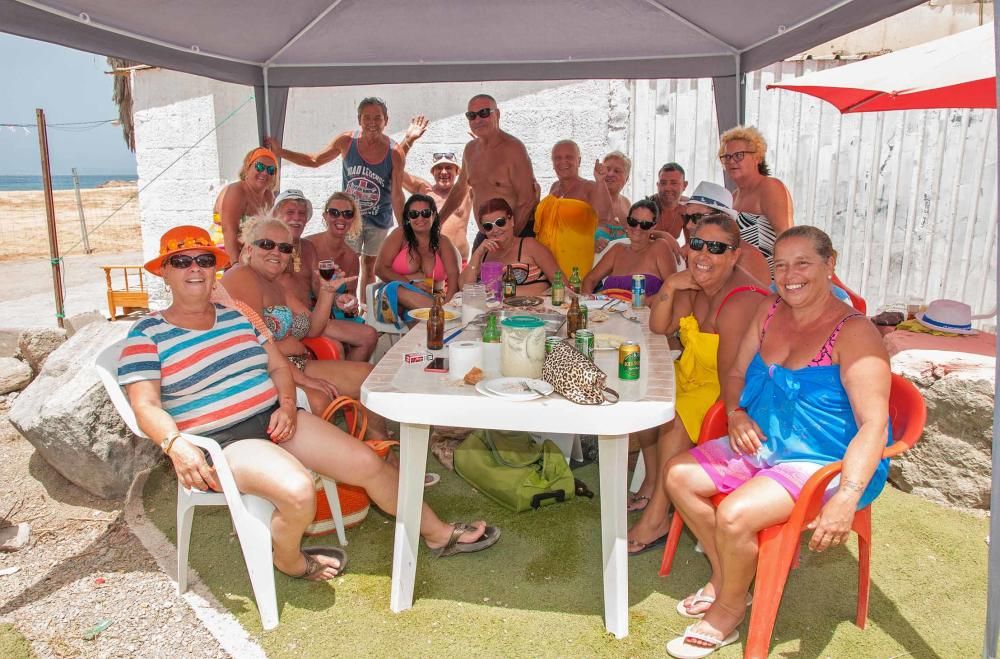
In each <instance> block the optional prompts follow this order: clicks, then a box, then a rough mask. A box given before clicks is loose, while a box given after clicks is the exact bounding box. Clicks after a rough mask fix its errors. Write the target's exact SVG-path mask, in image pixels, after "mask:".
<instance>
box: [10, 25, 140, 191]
mask: <svg viewBox="0 0 1000 659" xmlns="http://www.w3.org/2000/svg"><path fill="white" fill-rule="evenodd" d="M0 62H3V64H2V65H0V89H3V98H2V100H0V124H8V123H23V124H32V126H31V128H30V129H29V130H30V134H29V133H25V132H24V131H23V130H21V129H20V128H18V129H16V132H11V131H10V129H8V128H0V153H2V154H3V157H2V158H0V176H8V175H13V174H36V175H37V174H40V173H41V165H40V164H39V158H38V132H37V131H36V130H35V128H34V123H35V108H39V107H40V108H42V109H44V110H45V119H46V122H47V123H49V124H50V128H49V131H48V132H49V152H50V157H51V159H52V173H53V174H69V173H70V168H71V167H76V168H77V170H78V171H79V172H80V173H81V174H134V173H135V156H134V155H133V154H132V153H131V152H130V151H129V150H128V148H127V147H126V146H125V140H124V139H122V134H121V128H120V127H118V126H112V125H110V124H106V125H104V126H100V127H98V128H94V129H91V130H87V131H81V132H77V131H67V130H59V129H56V128H53V127H51V124H55V123H60V122H73V121H97V120H101V119H115V118H117V117H118V108H117V107H116V106H115V103H114V101H112V100H111V94H112V79H111V76H109V75H106V74H105V71H107V70H108V69H109V67H108V64H107V61H106V60H105V58H104V56H103V55H93V54H91V53H85V52H82V51H79V50H72V49H70V48H63V47H62V46H56V45H53V44H49V43H44V42H42V41H34V40H32V39H24V38H21V37H15V36H12V35H9V34H0Z"/></svg>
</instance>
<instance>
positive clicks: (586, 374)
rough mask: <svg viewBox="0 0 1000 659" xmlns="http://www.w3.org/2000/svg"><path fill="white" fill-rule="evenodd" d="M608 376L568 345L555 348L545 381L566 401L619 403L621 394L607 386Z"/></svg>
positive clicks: (549, 357)
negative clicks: (605, 383) (605, 384)
mask: <svg viewBox="0 0 1000 659" xmlns="http://www.w3.org/2000/svg"><path fill="white" fill-rule="evenodd" d="M607 377H608V376H607V375H605V374H604V371H602V370H601V369H599V368H598V367H597V366H595V365H594V362H592V361H590V360H589V359H587V358H586V357H584V356H583V355H582V354H581V353H580V352H579V351H578V350H576V349H575V348H572V347H570V346H569V345H568V344H567V343H565V342H564V343H560V344H559V345H557V346H555V347H553V349H552V352H551V353H549V354H548V355H547V356H546V357H545V365H544V366H543V367H542V379H543V380H545V381H546V382H548V383H549V384H551V385H552V386H553V387H554V388H555V390H556V391H557V392H559V393H560V394H561V395H562V396H563V397H564V398H567V399H569V400H571V401H573V402H574V403H578V404H580V405H601V404H603V403H605V402H608V403H617V402H618V392H617V391H615V390H614V389H611V388H609V387H606V386H604V382H605V381H606V380H607Z"/></svg>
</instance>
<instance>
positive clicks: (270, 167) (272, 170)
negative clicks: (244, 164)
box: [253, 160, 278, 176]
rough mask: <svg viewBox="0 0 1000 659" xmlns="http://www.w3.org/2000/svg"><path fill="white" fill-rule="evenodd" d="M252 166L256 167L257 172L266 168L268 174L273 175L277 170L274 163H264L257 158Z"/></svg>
mask: <svg viewBox="0 0 1000 659" xmlns="http://www.w3.org/2000/svg"><path fill="white" fill-rule="evenodd" d="M253 168H254V169H256V170H257V171H258V172H263V171H264V170H267V175H268V176H274V173H275V172H276V171H278V168H277V167H275V166H274V165H265V164H264V163H262V162H261V161H259V160H258V161H257V162H255V163H254V164H253Z"/></svg>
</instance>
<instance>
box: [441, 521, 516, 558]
mask: <svg viewBox="0 0 1000 659" xmlns="http://www.w3.org/2000/svg"><path fill="white" fill-rule="evenodd" d="M452 527H453V528H452V531H451V537H450V538H448V542H447V544H445V546H444V547H438V548H434V547H428V549H430V550H431V553H432V554H434V555H435V556H437V557H438V558H444V557H445V556H453V555H455V554H471V553H472V552H477V551H482V550H483V549H486V548H488V547H491V546H493V545H494V544H495V543H496V541H497V540H499V539H500V529H498V528H497V527H495V526H487V527H486V530H485V531H483V535H482V537H481V538H479V540H476V541H475V542H459V541H458V539H459V537H461V535H462V534H463V533H465V532H466V531H470V530H472V528H473V527H471V526H469V525H467V524H461V523H459V524H452Z"/></svg>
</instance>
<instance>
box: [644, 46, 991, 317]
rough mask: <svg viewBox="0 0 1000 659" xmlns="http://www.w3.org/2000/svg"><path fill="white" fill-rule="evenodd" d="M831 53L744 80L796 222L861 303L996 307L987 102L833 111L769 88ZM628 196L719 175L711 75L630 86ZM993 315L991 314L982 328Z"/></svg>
mask: <svg viewBox="0 0 1000 659" xmlns="http://www.w3.org/2000/svg"><path fill="white" fill-rule="evenodd" d="M841 63H842V62H839V61H815V60H810V61H797V62H783V63H780V64H775V65H773V66H771V67H768V68H767V69H763V70H761V71H756V72H754V73H752V74H751V75H749V76H748V77H747V83H746V85H747V108H746V118H747V119H746V120H747V123H748V124H752V125H756V126H758V127H759V128H760V129H761V131H762V132H763V133H764V136H765V137H766V138H767V140H768V152H767V161H768V163H769V164H770V165H771V170H772V173H773V174H774V175H775V176H777V177H778V178H780V179H781V180H782V181H784V183H785V185H787V186H788V189H789V190H790V191H791V193H792V199H793V203H794V205H795V223H796V224H813V225H815V226H818V227H820V228H822V229H824V230H825V231H827V232H828V233H829V234H830V236H831V238H832V239H833V242H834V246H835V248H836V249H837V250H838V252H839V260H838V266H837V273H838V275H839V276H840V277H841V279H843V280H844V281H845V282H846V283H847V284H848V285H849V286H850V287H851V288H853V289H855V290H856V291H858V292H859V293H861V295H863V296H864V297H865V298H866V300H867V301H868V305H869V309H871V310H873V311H874V310H875V309H876V308H877V307H879V306H881V305H883V304H885V303H886V302H912V301H921V302H927V301H930V300H933V299H937V298H942V297H947V298H952V299H957V300H962V301H964V302H967V303H968V304H970V305H971V306H972V308H973V313H989V312H991V311H994V310H995V305H994V300H995V299H996V293H995V291H996V267H997V264H996V258H995V254H996V247H995V245H996V240H997V234H996V227H997V200H996V194H997V186H996V167H997V162H996V153H997V147H996V139H997V136H996V131H995V130H994V126H995V124H996V111H995V110H927V111H913V110H911V111H906V112H879V113H871V114H850V115H841V114H840V113H839V112H838V111H837V110H836V109H835V108H834V107H833V106H831V105H829V104H827V103H825V102H823V101H820V100H818V99H815V98H812V97H810V96H806V95H804V94H799V93H795V92H789V91H785V90H767V89H766V86H767V85H768V84H769V83H772V82H776V81H779V80H783V79H787V78H790V77H796V76H799V75H802V74H803V73H808V72H812V71H815V70H818V69H823V68H827V67H829V66H837V65H840V64H841ZM633 108H634V110H633V113H632V117H633V120H634V122H635V127H634V130H633V131H632V135H633V136H634V137H633V142H634V143H633V144H631V145H630V150H631V152H632V154H633V155H634V159H635V162H634V165H633V172H635V175H634V180H633V194H634V195H636V196H637V195H638V193H639V192H640V191H642V192H643V193H644V194H648V192H647V191H652V190H654V189H655V178H654V177H655V175H656V171H657V169H658V168H659V166H660V165H662V164H663V163H664V162H668V161H671V160H674V161H677V162H679V163H681V164H682V165H683V166H684V167H685V168H686V169H687V179H688V181H689V188H688V192H690V191H691V189H692V188H693V187H694V186H695V185H696V184H697V183H698V181H701V180H710V181H715V182H717V183H722V182H723V180H722V169H721V167H720V166H719V163H718V160H717V159H716V150H717V148H718V141H717V138H716V135H717V134H718V132H717V128H716V119H715V102H714V95H713V93H712V81H711V80H710V79H700V80H636V81H634V82H633ZM994 322H995V321H989V323H990V324H993V323H994Z"/></svg>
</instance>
